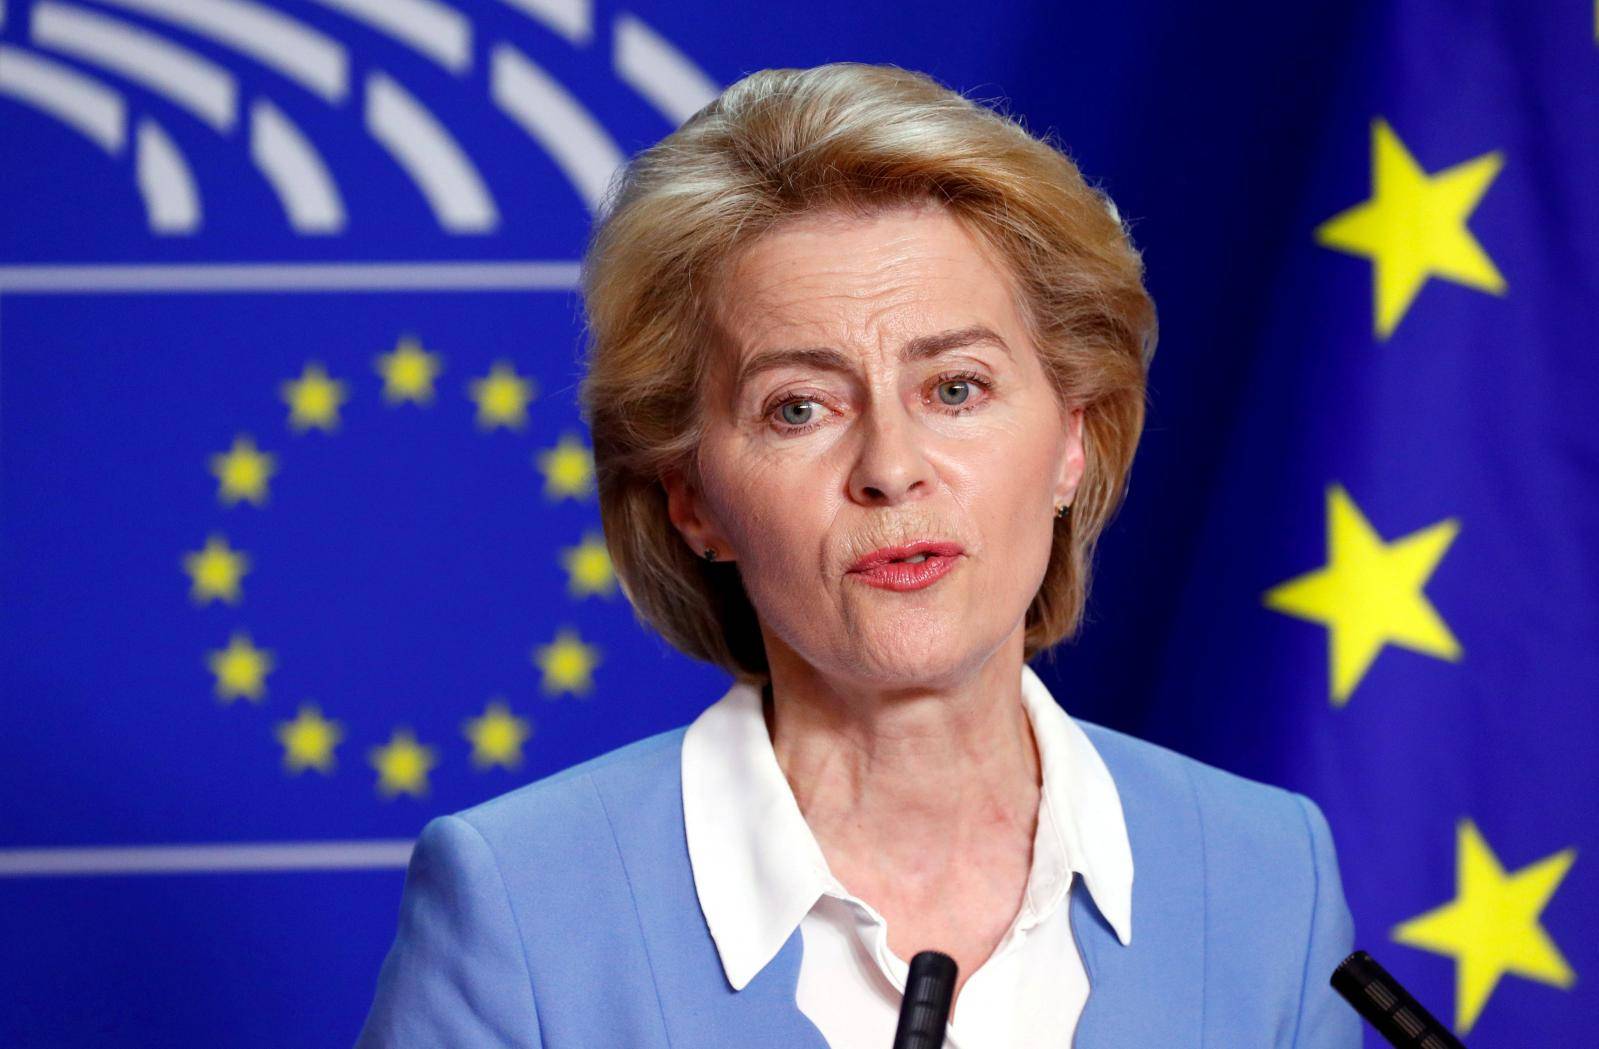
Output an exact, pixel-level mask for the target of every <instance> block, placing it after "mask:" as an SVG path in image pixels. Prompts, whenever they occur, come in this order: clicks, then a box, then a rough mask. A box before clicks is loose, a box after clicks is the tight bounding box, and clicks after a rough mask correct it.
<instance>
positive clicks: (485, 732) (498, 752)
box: [464, 702, 533, 769]
mask: <svg viewBox="0 0 1599 1049" xmlns="http://www.w3.org/2000/svg"><path fill="white" fill-rule="evenodd" d="M464 731H465V733H466V738H467V739H469V740H471V741H472V764H474V765H476V766H477V767H478V768H480V769H486V768H488V767H489V766H491V765H499V766H502V767H503V768H508V769H511V768H515V767H516V766H518V765H520V764H522V744H523V743H526V742H527V738H528V737H529V736H531V735H532V734H533V730H532V729H531V728H530V727H529V726H528V723H527V720H526V719H524V718H519V717H517V716H516V715H515V714H512V713H511V711H510V710H509V709H507V707H506V706H505V704H504V703H498V702H495V703H490V704H489V705H488V706H486V707H485V708H484V709H483V714H482V716H481V717H475V718H468V719H467V720H466V725H465V728H464Z"/></svg>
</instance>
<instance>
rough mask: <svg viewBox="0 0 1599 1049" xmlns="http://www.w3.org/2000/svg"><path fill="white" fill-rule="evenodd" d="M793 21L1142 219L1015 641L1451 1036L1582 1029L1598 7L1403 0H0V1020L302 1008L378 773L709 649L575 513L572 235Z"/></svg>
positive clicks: (603, 729) (470, 771) (331, 966)
mask: <svg viewBox="0 0 1599 1049" xmlns="http://www.w3.org/2000/svg"><path fill="white" fill-rule="evenodd" d="M838 59H857V60H865V61H890V62H894V63H896V64H899V65H903V66H908V67H913V68H920V69H925V70H927V71H929V72H931V73H932V74H934V75H935V76H937V77H939V78H940V79H942V80H943V81H945V82H946V83H949V84H950V85H952V86H954V87H956V88H959V89H962V90H965V91H967V92H968V93H969V94H971V95H973V96H974V97H982V98H988V97H996V96H1004V97H1007V98H1009V99H1010V100H1011V102H1010V107H1009V108H1010V110H1011V111H1012V112H1014V113H1016V114H1017V115H1018V116H1020V117H1021V118H1023V119H1024V120H1025V121H1026V122H1027V124H1028V125H1029V126H1030V127H1032V128H1034V129H1036V130H1040V131H1043V130H1046V129H1047V130H1052V131H1054V132H1055V133H1056V134H1058V136H1059V138H1060V140H1061V141H1062V142H1064V143H1065V144H1066V145H1067V147H1068V149H1069V151H1070V152H1071V154H1072V155H1073V156H1074V158H1075V159H1077V161H1078V162H1079V163H1080V164H1081V165H1082V167H1083V168H1084V170H1085V171H1086V172H1087V173H1088V174H1089V175H1090V176H1091V177H1094V178H1095V179H1096V180H1097V181H1099V182H1100V183H1101V184H1103V185H1104V186H1105V188H1106V189H1107V190H1108V191H1109V192H1110V193H1111V195H1112V196H1113V197H1114V198H1115V200H1116V201H1117V203H1118V205H1119V207H1120V210H1121V211H1122V213H1123V214H1124V215H1126V216H1128V218H1129V220H1130V221H1131V223H1132V226H1133V230H1134V234H1135V237H1136V239H1137V241H1138V242H1139V244H1140V246H1141V247H1142V248H1143V249H1144V252H1145V257H1146V260H1147V262H1148V265H1149V279H1150V286H1151V290H1152V292H1153V294H1154V296H1155V299H1156V301H1157V303H1158V304H1159V307H1160V310H1161V323H1162V340H1161V349H1160V351H1159V352H1158V353H1157V356H1156V359H1155V366H1154V370H1153V373H1152V375H1151V411H1150V417H1149V426H1148V429H1147V431H1146V435H1145V438H1144V444H1143V447H1142V450H1141V451H1140V455H1139V460H1138V463H1137V465H1136V466H1135V468H1134V474H1133V483H1132V488H1131V492H1130V495H1129V500H1128V503H1127V506H1126V508H1125V510H1124V511H1123V512H1122V514H1121V515H1120V516H1119V518H1118V519H1117V520H1116V521H1115V522H1113V523H1112V525H1111V527H1110V530H1109V532H1108V533H1107V535H1106V537H1105V540H1104V542H1103V544H1102V547H1101V558H1100V565H1099V569H1098V572H1097V574H1096V578H1095V589H1094V592H1093V595H1092V597H1091V600H1090V615H1089V622H1088V625H1087V627H1086V629H1085V632H1084V634H1083V635H1082V637H1081V638H1080V639H1079V640H1078V641H1077V642H1075V643H1074V644H1070V645H1066V646H1063V647H1062V648H1061V649H1060V650H1058V651H1057V652H1056V653H1055V655H1054V658H1053V661H1051V662H1046V663H1044V664H1043V665H1042V666H1041V668H1040V669H1041V672H1042V673H1043V674H1044V675H1045V677H1046V679H1047V680H1048V681H1049V683H1050V684H1051V686H1052V688H1054V689H1055V690H1056V694H1057V695H1058V696H1060V697H1061V699H1062V701H1063V702H1064V703H1065V704H1066V706H1067V707H1068V709H1069V710H1070V711H1071V712H1072V713H1073V714H1076V715H1078V716H1080V717H1085V718H1089V719H1092V720H1097V721H1100V722H1103V723H1106V724H1110V725H1112V726H1115V727H1118V728H1122V729H1125V730H1128V731H1132V732H1134V733H1135V734H1138V735H1142V736H1145V737H1147V738H1150V739H1153V740H1155V741H1157V742H1160V743H1164V744H1167V745H1170V746H1173V747H1175V748H1176V749H1179V750H1182V751H1184V752H1186V753H1190V754H1193V755H1195V756H1196V757H1199V758H1201V759H1203V760H1206V761H1210V762H1212V763H1214V764H1218V765H1221V766H1223V767H1225V768H1228V769H1231V770H1234V771H1236V772H1239V773H1241V774H1244V775H1248V776H1252V777H1255V778H1259V779H1264V780H1267V781H1269V782H1273V783H1279V784H1282V785H1284V786H1288V787H1291V788H1294V789H1297V790H1302V791H1304V792H1306V793H1308V794H1309V795H1310V796H1311V797H1312V798H1314V799H1315V800H1316V801H1317V803H1318V804H1320V805H1321V807H1322V808H1323V810H1324V811H1325V812H1326V813H1327V816H1328V818H1329V821H1330V823H1331V825H1332V828H1333V831H1334V835H1335V838H1336V841H1337V845H1338V849H1339V855H1340V861H1341V867H1342V871H1343V878H1344V885H1345V889H1346V891H1347V894H1348V896H1349V899H1350V903H1351V906H1352V909H1353V911H1354V914H1355V920H1356V928H1357V939H1358V941H1359V943H1360V945H1361V946H1363V947H1365V948H1366V949H1368V950H1370V951H1371V952H1372V953H1373V954H1374V955H1376V956H1377V957H1378V959H1379V960H1380V961H1381V962H1382V963H1383V964H1384V965H1385V966H1386V967H1387V968H1389V969H1390V970H1391V971H1393V972H1394V973H1395V974H1396V975H1398V976H1399V977H1400V978H1401V979H1402V980H1403V981H1404V982H1405V983H1406V984H1407V985H1409V986H1410V988H1411V989H1412V990H1413V991H1414V992H1415V993H1416V994H1417V996H1418V997H1419V998H1421V1000H1422V1001H1423V1002H1425V1003H1427V1004H1428V1005H1429V1006H1430V1007H1431V1008H1432V1010H1433V1011H1434V1012H1435V1013H1437V1014H1438V1015H1439V1016H1440V1018H1441V1019H1443V1020H1444V1021H1445V1022H1447V1023H1448V1024H1450V1026H1452V1027H1453V1028H1454V1030H1455V1031H1456V1032H1457V1033H1459V1034H1460V1035H1461V1036H1462V1037H1463V1038H1464V1039H1465V1040H1466V1041H1467V1042H1468V1044H1470V1045H1472V1046H1474V1047H1484V1046H1487V1047H1492V1046H1505V1047H1509V1046H1524V1045H1539V1044H1583V1043H1584V1042H1585V1040H1586V1035H1587V1029H1588V1025H1589V1024H1591V1021H1592V1018H1593V1017H1594V1016H1595V1015H1596V1012H1599V1010H1596V1008H1595V1006H1596V1004H1599V1000H1596V998H1595V994H1594V991H1593V983H1594V979H1595V973H1596V972H1599V948H1596V947H1595V946H1594V943H1593V938H1592V936H1591V935H1589V934H1590V932H1591V930H1593V929H1594V928H1595V927H1596V926H1599V881H1596V879H1595V876H1594V874H1593V866H1592V864H1593V862H1594V860H1593V856H1594V852H1595V846H1596V845H1599V842H1596V841H1595V837H1596V833H1599V812H1596V802H1595V800H1594V799H1595V794H1596V790H1595V787H1596V784H1599V716H1596V715H1599V654H1596V653H1599V646H1596V645H1595V643H1594V639H1595V638H1596V637H1599V554H1596V549H1599V548H1596V546H1595V541H1594V539H1593V536H1594V535H1595V534H1599V494H1596V493H1599V431H1596V430H1595V429H1594V427H1592V426H1591V425H1589V423H1588V416H1589V412H1588V411H1587V409H1588V402H1589V401H1591V400H1592V399H1593V398H1594V396H1595V394H1596V393H1599V364H1596V358H1595V356H1594V354H1593V350H1592V347H1593V342H1594V333H1595V332H1596V331H1599V236H1596V234H1599V194H1596V193H1595V191H1594V187H1595V186H1596V185H1599V135H1596V134H1595V132H1594V129H1595V128H1596V127H1599V9H1594V8H1591V7H1584V6H1583V5H1579V4H1568V5H1562V6H1558V7H1557V6H1543V7H1538V8H1536V9H1527V8H1517V7H1514V6H1513V5H1497V6H1495V5H1487V4H1472V5H1468V4H1445V3H1442V2H1437V0H1427V2H1419V3H1412V4H1405V5H1376V4H1372V5H1364V6H1361V5H1321V6H1319V7H1316V6H1304V7H1303V8H1301V9H1295V10H1291V11H1285V10H1283V9H1281V7H1280V5H1266V4H1242V5H1230V6H1229V7H1228V8H1227V9H1226V10H1224V11H1222V10H1216V9H1214V8H1198V7H1195V6H1193V5H1180V4H1173V3H1170V2H1169V0H1135V2H1132V3H1128V4H1124V5H1116V6H1115V7H1114V9H1112V8H1111V7H1110V6H1109V5H1107V6H1104V7H1103V8H1082V9H1077V10H1070V9H1066V8H1065V6H1064V5H1033V4H1028V3H1025V2H1023V0H1005V2H1002V3H999V4H996V5H989V6H988V7H986V8H983V9H981V10H976V9H973V8H971V6H970V5H961V4H953V3H946V2H943V0H939V2H936V3H932V4H924V5H918V7H917V9H916V12H915V14H914V16H911V15H909V14H907V13H906V12H905V11H904V10H903V9H902V8H901V7H900V6H899V5H886V4H885V5H870V4H864V5H863V4H859V3H849V4H845V3H839V2H834V0H826V2H818V3H805V4H785V5H777V6H775V7H767V8H763V9H761V10H760V12H759V13H758V14H752V15H750V16H749V17H739V18H733V19H729V18H727V17H726V15H725V12H723V11H722V10H721V9H719V8H717V7H715V6H714V5H711V4H709V3H702V2H698V0H695V2H689V3H676V4H661V3H637V4H628V5H626V6H625V7H624V6H617V5H610V4H598V5H596V4H591V3H589V2H586V0H567V2H564V3H555V2H540V3H526V2H510V3H490V2H487V0H474V2H466V0H456V2H454V3H448V4H447V3H443V2H440V0H428V2H420V0H415V2H412V3H407V4H395V5H385V6H382V7H378V6H371V5H351V4H341V3H309V2H305V3H301V2H291V0H283V2H281V3H275V4H267V3H262V2H259V0H252V2H249V3H245V2H242V0H230V3H228V4H226V5H224V4H223V3H221V2H220V0H204V2H202V0H192V2H190V3H186V4H175V3H166V2H156V0H93V2H83V3H80V2H77V0H7V2H6V3H5V4H4V5H3V6H0V143H3V145H4V157H5V159H4V162H3V163H0V230H3V234H0V769H3V770H4V773H3V776H0V783H3V787H0V981H3V986H4V987H5V988H6V991H5V993H4V994H0V1041H3V1042H4V1043H5V1044H6V1045H18V1046H46V1045H48V1046H62V1045H88V1044H94V1045H147V1044H170V1045H188V1044H195V1045H199V1044H218V1043H226V1044H235V1045H273V1046H280V1047H281V1046H295V1045H306V1046H312V1045H316V1046H321V1045H327V1044H344V1043H348V1042H349V1041H350V1040H351V1039H352V1038H353V1037H354V1034H355V1032H356V1030H357V1028H358V1026H359V1024H360V1020H361V1017H362V1016H363V1015H364V1012H365V1008H366V1005H367V1002H368V1001H369V998H370V994H371V990H372V986H373V981H374V979H375V976H376V972H377V966H378V964H379V962H380V961H381V958H382V954H383V951H384V950H385V948H386V947H387V945H388V942H389V939H390V937H391V936H392V934H393V929H394V916H395V907H396V904H397V902H398V897H399V887H400V877H401V868H402V866H403V863H404V860H405V856H406V854H407V851H408V848H409V842H410V840H411V838H412V837H413V836H414V835H415V833H416V831H417V830H418V829H419V828H420V827H421V825H422V824H423V823H424V822H425V821H426V820H427V819H428V818H429V817H431V816H433V815H436V814H438V813H442V812H447V811H453V810H455V809H459V808H461V807H464V806H466V805H469V804H472V803H474V802H476V801H479V800H482V799H484V798H487V797H491V796H493V795H495V794H498V793H501V792H502V791H504V790H507V789H510V788H511V787H513V786H515V785H517V784H519V783H522V782H526V781H529V780H531V779H535V778H537V777H539V776H542V775H544V774H547V773H549V772H553V771H555V770H557V769H560V768H563V767H566V766H568V765H570V764H572V763H574V762H576V761H579V760H582V759H583V758H586V757H589V756H592V755H594V754H598V753H601V752H603V751H606V750H610V749H612V748H614V747H616V746H619V745H621V744H623V743H626V742H628V741H630V740H633V739H637V738H640V737H642V736H645V735H648V734H650V733H653V732H656V731H659V730H662V729H665V728H668V727H672V726H675V725H680V724H683V723H686V722H687V721H688V720H690V719H691V718H692V717H693V716H694V715H695V714H696V713H697V712H698V711H699V710H700V709H702V708H703V707H704V706H705V705H706V704H707V703H709V702H710V701H712V700H713V699H714V698H715V697H716V696H718V695H720V693H721V691H722V690H723V688H724V685H725V681H724V679H723V678H722V677H721V676H720V675H719V674H718V673H717V672H714V671H712V670H710V669H708V668H705V667H701V666H697V665H694V664H691V663H689V662H688V661H687V660H685V659H683V658H682V657H680V656H678V655H676V654H675V653H672V652H671V651H670V650H668V649H667V648H666V646H664V644H662V643H661V642H660V641H659V640H658V639H656V638H654V637H653V636H651V635H650V634H648V633H647V632H645V631H643V630H641V629H640V628H639V627H638V626H637V625H636V624H635V622H634V620H633V617H632V615H631V612H630V611H629V609H628V607H627V604H626V601H625V599H624V598H623V597H622V596H621V594H620V593H619V592H618V589H617V587H616V584H615V580H614V577H613V575H612V574H611V571H610V565H609V561H608V559H607V558H606V556H605V552H604V549H603V544H602V543H601V542H600V540H599V538H598V532H599V522H598V515H597V512H596V509H595V504H594V497H593V479H592V472H591V461H590V458H589V454H588V446H587V437H586V434H585V432H584V429H583V426H582V423H581V420H580V418H579V416H578V412H577V407H576V401H575V397H574V389H575V385H576V382H577V381H578V378H579V374H580V373H579V363H578V362H579V352H580V346H581V331H580V324H579V320H580V305H579V303H578V302H577V300H576V297H575V294H574V291H573V284H574V279H575V261H576V259H577V257H578V255H579V253H580V252H581V249H582V244H583V238H584V236H585V233H586V230H587V228H588V224H589V222H590V220H591V217H592V214H593V209H594V207H595V206H596V204H597V202H598V199H599V197H600V195H601V193H602V192H603V188H604V185H605V181H606V179H608V178H609V177H610V174H611V172H612V171H614V169H615V166H616V164H617V163H618V162H619V161H620V160H621V159H622V158H623V157H625V156H626V155H628V154H630V153H631V152H633V151H635V150H637V149H639V148H641V147H642V146H644V145H647V144H648V143H650V142H652V141H654V140H656V139H658V138H659V137H660V136H662V135H664V134H666V133H667V132H668V131H670V130H671V128H672V127H674V126H675V125H676V124H677V123H678V122H679V121H681V120H682V119H683V118H684V117H685V116H686V115H687V114H689V113H691V112H692V111H693V110H694V109H695V108H697V107H698V106H699V105H700V104H702V103H703V102H704V101H705V100H706V99H708V98H710V97H711V96H712V95H714V93H715V91H716V90H718V89H719V87H720V85H723V84H726V83H728V82H731V81H732V80H734V79H736V78H737V77H738V76H739V75H741V74H742V73H743V72H745V71H748V70H751V69H756V68H761V67H766V66H783V65H790V66H805V65H812V64H816V63H819V62H825V61H832V60H838ZM1284 935H1292V931H1291V930H1288V931H1285V932H1284ZM1311 975H1312V977H1313V978H1325V974H1311ZM1370 1044H1373V1045H1375V1044H1377V1043H1376V1041H1375V1039H1373V1040H1372V1041H1371V1043H1370Z"/></svg>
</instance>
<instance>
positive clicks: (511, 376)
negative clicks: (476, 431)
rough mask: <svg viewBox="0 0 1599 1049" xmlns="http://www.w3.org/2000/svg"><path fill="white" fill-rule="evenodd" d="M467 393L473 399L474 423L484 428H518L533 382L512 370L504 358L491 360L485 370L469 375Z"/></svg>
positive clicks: (522, 422)
mask: <svg viewBox="0 0 1599 1049" xmlns="http://www.w3.org/2000/svg"><path fill="white" fill-rule="evenodd" d="M471 390H472V393H471V396H472V399H473V400H474V401H476V402H477V424H478V427H479V428H481V429H484V430H492V429H493V428H494V427H496V426H508V427H510V428H511V429H513V430H520V429H521V428H522V427H523V426H525V425H527V405H528V402H529V401H531V400H532V399H533V397H534V394H535V392H536V390H537V384H535V383H534V382H533V380H532V379H524V378H523V377H522V376H520V375H518V374H516V369H515V368H513V367H512V366H511V365H510V364H509V363H508V362H506V361H495V362H494V366H493V367H492V368H491V369H489V374H488V375H487V376H485V377H484V378H481V379H473V380H472V386H471Z"/></svg>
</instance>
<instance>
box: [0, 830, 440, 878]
mask: <svg viewBox="0 0 1599 1049" xmlns="http://www.w3.org/2000/svg"><path fill="white" fill-rule="evenodd" d="M412 844H413V843H412V842H411V841H410V840H408V839H375V840H371V841H288V842H262V843H259V844H248V845H133V846H125V847H105V848H78V849H0V878H27V877H40V876H52V877H60V876H63V875H80V876H83V875H116V874H227V873H243V872H248V871H329V870H389V869H394V868H403V867H404V866H405V865H406V863H407V862H408V861H409V860H410V858H411V846H412Z"/></svg>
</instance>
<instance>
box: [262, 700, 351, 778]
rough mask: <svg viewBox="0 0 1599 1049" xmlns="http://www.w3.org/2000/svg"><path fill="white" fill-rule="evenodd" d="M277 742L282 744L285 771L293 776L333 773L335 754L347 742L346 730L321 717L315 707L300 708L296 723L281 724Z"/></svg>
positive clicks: (284, 722) (314, 705)
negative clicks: (304, 773)
mask: <svg viewBox="0 0 1599 1049" xmlns="http://www.w3.org/2000/svg"><path fill="white" fill-rule="evenodd" d="M276 731H277V737H278V742H279V743H281V744H283V767H284V768H286V769H288V770H289V771H290V772H293V773H296V774H298V773H300V772H304V771H305V770H306V769H316V770H317V771H318V772H320V773H322V774H323V775H327V774H328V773H330V772H332V771H333V765H334V761H333V750H334V748H335V747H337V746H338V745H339V743H340V742H341V741H342V740H343V739H344V728H343V726H341V725H340V724H339V723H338V722H337V721H329V720H327V719H326V718H324V717H323V716H322V711H320V710H318V709H317V707H316V704H314V703H302V704H300V711H299V713H297V714H296V715H295V716H294V720H293V721H280V722H278V727H277V730H276Z"/></svg>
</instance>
